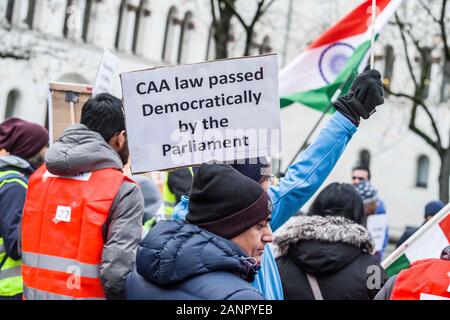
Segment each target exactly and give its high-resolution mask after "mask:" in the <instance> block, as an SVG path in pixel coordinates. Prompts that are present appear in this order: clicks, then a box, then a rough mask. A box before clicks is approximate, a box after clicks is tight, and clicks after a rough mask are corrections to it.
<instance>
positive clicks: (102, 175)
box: [22, 166, 127, 300]
mask: <svg viewBox="0 0 450 320" xmlns="http://www.w3.org/2000/svg"><path fill="white" fill-rule="evenodd" d="M83 177H84V178H83V179H79V176H77V177H58V176H52V175H49V174H46V168H45V166H42V167H41V168H39V169H38V170H37V171H36V172H35V173H34V174H33V175H32V176H31V177H30V182H29V189H28V194H27V200H26V202H25V207H24V212H23V218H22V256H23V266H22V274H23V279H24V286H25V287H26V291H24V298H25V299H27V300H32V299H104V298H105V294H104V290H103V286H102V283H101V280H100V264H101V261H102V251H103V245H104V243H103V233H102V231H103V230H102V227H103V225H104V224H105V223H106V221H107V218H108V216H109V211H110V209H111V206H112V203H113V200H114V198H115V196H116V194H117V191H118V190H119V188H120V186H121V185H122V182H123V181H124V179H127V178H126V176H124V175H123V173H122V172H121V171H118V170H114V169H103V170H98V171H95V172H92V173H90V174H88V175H83Z"/></svg>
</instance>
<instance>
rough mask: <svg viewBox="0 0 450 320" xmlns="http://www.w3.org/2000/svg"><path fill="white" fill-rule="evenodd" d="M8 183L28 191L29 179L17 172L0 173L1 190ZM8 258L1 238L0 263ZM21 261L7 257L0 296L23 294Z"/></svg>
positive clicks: (0, 272)
mask: <svg viewBox="0 0 450 320" xmlns="http://www.w3.org/2000/svg"><path fill="white" fill-rule="evenodd" d="M8 183H16V184H19V185H20V186H22V187H24V188H25V189H27V187H28V185H27V177H26V176H25V175H24V174H23V173H21V172H19V171H16V170H6V171H1V172H0V188H1V187H3V186H5V185H6V184H8ZM5 256H6V248H5V246H4V244H3V239H2V238H0V263H1V262H3V260H4V259H5ZM21 264H22V262H21V260H13V259H11V258H9V257H6V260H5V261H4V263H3V265H2V266H1V268H0V296H4V297H11V296H15V295H18V294H20V293H22V287H23V281H22V272H21Z"/></svg>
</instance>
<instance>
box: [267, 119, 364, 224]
mask: <svg viewBox="0 0 450 320" xmlns="http://www.w3.org/2000/svg"><path fill="white" fill-rule="evenodd" d="M355 132H356V127H355V125H354V124H353V123H352V122H351V121H350V120H348V119H347V118H346V117H345V116H343V115H342V114H341V113H340V112H336V113H335V114H334V115H333V116H332V117H331V119H330V120H329V121H328V123H327V125H326V127H325V128H323V129H322V130H321V131H320V134H319V136H318V137H317V139H316V140H315V141H314V142H313V143H312V144H311V145H310V146H309V147H308V148H307V149H305V150H304V151H303V152H302V153H301V154H300V155H299V156H298V158H297V160H296V161H295V162H294V163H293V164H292V165H291V166H290V167H289V169H288V171H287V174H286V176H285V177H284V178H283V179H281V180H280V183H279V184H278V185H277V186H271V187H270V188H269V190H268V192H269V196H270V198H271V199H272V203H273V210H272V220H271V222H270V226H271V228H272V230H273V231H275V230H277V229H278V228H279V227H281V226H282V225H283V224H284V223H285V222H286V221H287V220H288V219H289V218H290V217H291V216H293V215H294V214H295V213H296V212H297V211H298V210H300V208H301V207H302V206H303V205H304V204H305V203H306V202H307V201H308V200H309V199H310V198H311V197H312V196H313V195H314V193H315V192H316V191H317V190H318V189H319V188H320V186H321V185H322V183H323V182H324V181H325V179H326V178H327V177H328V175H329V174H330V172H331V170H333V168H334V166H335V164H336V162H337V161H338V160H339V157H340V156H341V154H342V152H343V151H344V149H345V147H346V146H347V144H348V142H349V141H350V139H351V137H352V136H353V134H354V133H355Z"/></svg>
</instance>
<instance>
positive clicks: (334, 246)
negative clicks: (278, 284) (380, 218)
mask: <svg viewBox="0 0 450 320" xmlns="http://www.w3.org/2000/svg"><path fill="white" fill-rule="evenodd" d="M274 246H275V250H276V256H277V265H278V269H279V271H280V275H281V281H282V283H283V291H284V298H285V299H297V300H311V299H314V295H313V293H312V290H311V287H310V285H309V283H308V280H307V277H306V273H309V274H310V275H312V276H314V277H316V279H317V282H318V285H319V288H320V291H321V293H322V296H323V298H324V299H325V300H369V299H373V298H374V297H375V295H376V294H377V292H378V291H379V290H380V289H381V287H382V286H383V285H384V283H385V282H386V280H387V274H386V272H385V270H384V269H383V268H382V267H381V266H380V265H379V263H378V262H377V260H376V258H375V256H373V255H372V254H370V252H373V249H374V244H373V240H372V238H371V236H370V234H369V232H368V231H367V229H365V228H364V227H363V226H361V225H359V224H356V223H353V222H352V221H350V220H348V219H345V218H343V217H331V216H328V217H320V216H311V217H305V216H299V217H294V218H292V219H291V220H290V221H289V222H288V223H287V225H286V226H285V227H284V228H283V229H282V230H280V233H279V235H278V236H277V237H276V238H275V241H274Z"/></svg>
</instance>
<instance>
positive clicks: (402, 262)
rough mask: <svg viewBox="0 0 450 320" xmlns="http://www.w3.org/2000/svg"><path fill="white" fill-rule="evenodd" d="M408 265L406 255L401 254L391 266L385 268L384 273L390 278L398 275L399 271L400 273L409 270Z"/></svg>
mask: <svg viewBox="0 0 450 320" xmlns="http://www.w3.org/2000/svg"><path fill="white" fill-rule="evenodd" d="M410 265H411V263H410V262H409V260H408V258H407V257H406V255H405V254H402V255H401V256H400V257H399V258H398V259H397V260H395V261H394V262H392V264H391V265H390V266H389V267H387V268H386V272H387V274H388V276H389V278H390V277H392V276H394V275H396V274H397V273H399V272H400V271H402V270H403V269H406V268H409V266H410Z"/></svg>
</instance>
